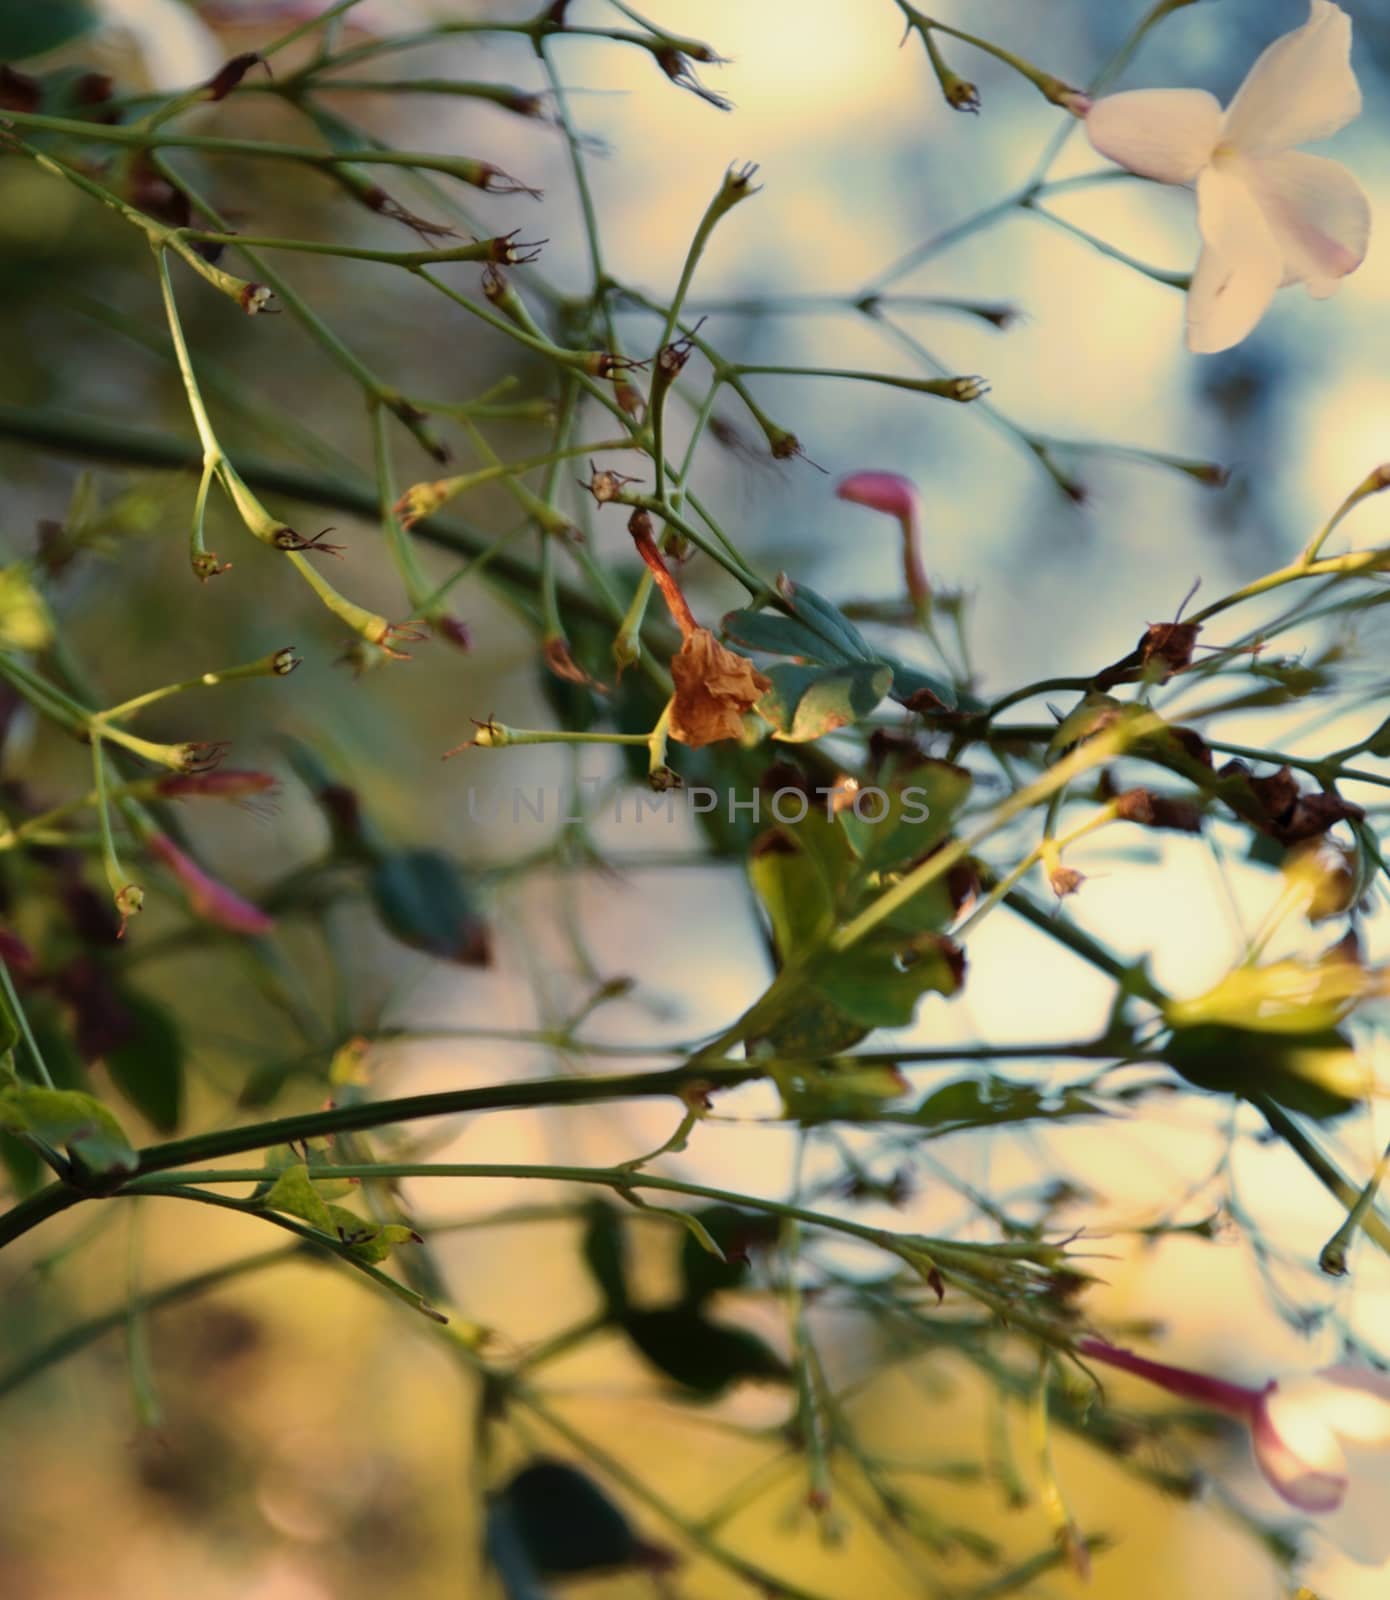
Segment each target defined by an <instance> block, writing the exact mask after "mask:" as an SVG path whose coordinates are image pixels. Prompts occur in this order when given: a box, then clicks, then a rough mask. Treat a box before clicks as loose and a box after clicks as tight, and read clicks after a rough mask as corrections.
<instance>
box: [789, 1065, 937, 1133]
mask: <svg viewBox="0 0 1390 1600" xmlns="http://www.w3.org/2000/svg"><path fill="white" fill-rule="evenodd" d="M773 1076H774V1078H775V1079H776V1081H777V1089H778V1092H779V1093H780V1094H781V1096H782V1114H783V1115H784V1116H785V1117H786V1118H787V1119H788V1120H789V1121H791V1122H799V1123H800V1124H801V1125H802V1127H806V1128H809V1127H815V1126H816V1125H817V1124H819V1123H824V1122H867V1121H872V1120H873V1119H875V1118H876V1117H878V1116H879V1115H880V1114H881V1113H882V1111H883V1108H884V1106H885V1104H886V1103H887V1102H888V1101H890V1100H896V1099H898V1098H899V1097H900V1096H901V1095H903V1094H904V1093H906V1091H907V1080H906V1079H905V1078H904V1077H903V1076H902V1074H901V1073H900V1072H899V1071H898V1070H897V1068H896V1067H891V1066H890V1067H885V1066H880V1065H878V1064H877V1063H872V1062H871V1063H868V1064H866V1065H863V1066H860V1065H857V1064H856V1062H855V1059H854V1057H853V1056H843V1057H841V1058H840V1060H838V1061H833V1060H832V1061H828V1062H826V1063H825V1064H824V1065H816V1066H800V1067H795V1068H789V1067H783V1068H775V1069H774V1071H773Z"/></svg>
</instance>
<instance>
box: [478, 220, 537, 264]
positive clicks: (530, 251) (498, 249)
mask: <svg viewBox="0 0 1390 1600" xmlns="http://www.w3.org/2000/svg"><path fill="white" fill-rule="evenodd" d="M520 232H521V229H520V228H513V229H512V231H511V232H510V233H502V234H499V235H498V236H497V237H496V238H495V239H489V240H488V241H487V244H488V249H489V250H490V252H491V259H492V260H493V261H495V262H497V263H499V264H500V265H502V266H507V267H523V266H526V265H528V264H529V263H530V262H532V261H538V260H539V259H540V253H541V248H542V246H544V245H547V244H549V243H550V240H549V239H531V240H526V239H520V240H519V239H518V238H517V234H519V233H520Z"/></svg>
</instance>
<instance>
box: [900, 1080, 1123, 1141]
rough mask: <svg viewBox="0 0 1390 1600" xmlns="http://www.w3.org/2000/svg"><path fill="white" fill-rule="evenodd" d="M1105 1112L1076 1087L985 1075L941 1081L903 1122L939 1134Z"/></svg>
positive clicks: (1100, 1102)
mask: <svg viewBox="0 0 1390 1600" xmlns="http://www.w3.org/2000/svg"><path fill="white" fill-rule="evenodd" d="M1105 1115H1106V1107H1105V1105H1104V1103H1103V1102H1102V1101H1099V1100H1096V1099H1094V1098H1092V1097H1091V1096H1090V1095H1088V1094H1086V1093H1084V1092H1083V1091H1082V1090H1080V1089H1077V1088H1067V1089H1062V1090H1060V1091H1053V1090H1050V1089H1046V1088H1039V1087H1038V1086H1036V1085H1034V1084H1031V1083H1013V1082H1011V1081H1010V1080H1009V1079H1007V1078H1000V1077H997V1076H994V1075H990V1076H988V1077H984V1078H960V1079H957V1080H956V1081H955V1082H954V1083H947V1084H943V1085H942V1086H941V1087H940V1088H939V1089H936V1090H934V1091H933V1092H932V1093H931V1094H929V1095H928V1096H927V1097H926V1099H925V1100H923V1101H922V1103H921V1104H920V1105H919V1106H918V1107H917V1108H916V1110H915V1111H913V1112H911V1113H910V1114H909V1117H908V1119H907V1120H909V1121H912V1122H915V1123H916V1124H918V1126H919V1127H923V1128H927V1129H929V1130H930V1131H931V1136H932V1137H933V1138H941V1137H944V1136H945V1135H946V1134H949V1133H958V1132H960V1131H961V1130H962V1129H965V1128H994V1127H999V1126H1000V1125H1001V1124H1005V1123H1010V1122H1034V1121H1037V1120H1039V1119H1052V1120H1064V1119H1067V1118H1071V1117H1094V1116H1105Z"/></svg>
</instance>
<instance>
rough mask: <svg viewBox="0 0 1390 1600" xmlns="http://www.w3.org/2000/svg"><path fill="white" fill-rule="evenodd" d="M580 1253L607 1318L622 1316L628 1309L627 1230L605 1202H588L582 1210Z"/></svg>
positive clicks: (612, 1208)
mask: <svg viewBox="0 0 1390 1600" xmlns="http://www.w3.org/2000/svg"><path fill="white" fill-rule="evenodd" d="M582 1251H583V1255H584V1264H585V1265H586V1266H587V1267H588V1269H589V1272H590V1274H591V1275H592V1277H593V1280H594V1282H595V1283H596V1284H597V1285H598V1290H599V1293H600V1294H601V1295H602V1296H603V1303H604V1306H605V1308H606V1310H607V1312H608V1315H609V1316H610V1317H612V1318H614V1319H616V1318H618V1317H621V1316H622V1315H623V1313H624V1312H625V1311H626V1310H627V1306H628V1293H627V1230H626V1228H625V1226H624V1224H623V1219H622V1217H621V1216H619V1214H618V1212H617V1210H616V1208H615V1207H613V1206H611V1205H609V1204H608V1202H607V1201H606V1200H594V1201H591V1202H590V1203H589V1204H588V1205H587V1206H586V1207H585V1208H584V1241H583V1245H582Z"/></svg>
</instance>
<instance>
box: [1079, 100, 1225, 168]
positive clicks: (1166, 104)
mask: <svg viewBox="0 0 1390 1600" xmlns="http://www.w3.org/2000/svg"><path fill="white" fill-rule="evenodd" d="M1220 131H1221V105H1220V102H1219V101H1218V100H1217V99H1216V97H1215V96H1214V95H1210V94H1208V93H1207V92H1206V90H1205V89H1130V90H1128V91H1127V92H1126V93H1124V94H1111V95H1106V96H1105V98H1104V99H1103V100H1097V101H1096V103H1095V104H1094V105H1093V106H1092V107H1091V109H1090V110H1089V111H1088V112H1087V113H1086V135H1087V137H1088V138H1089V139H1090V141H1091V143H1092V144H1093V145H1094V146H1095V148H1096V149H1097V150H1098V151H1099V152H1100V153H1101V155H1103V156H1108V157H1109V158H1110V160H1111V161H1117V162H1119V164H1120V165H1121V166H1122V167H1128V168H1129V170H1130V171H1131V172H1137V173H1138V174H1139V176H1140V177H1141V178H1156V179H1157V180H1158V182H1159V183H1191V182H1192V180H1193V179H1194V178H1195V177H1196V176H1197V174H1198V173H1199V172H1200V171H1201V170H1202V168H1203V167H1204V166H1206V164H1207V162H1208V161H1210V160H1211V154H1212V151H1213V150H1214V149H1215V148H1216V141H1217V137H1218V135H1219V134H1220Z"/></svg>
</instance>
